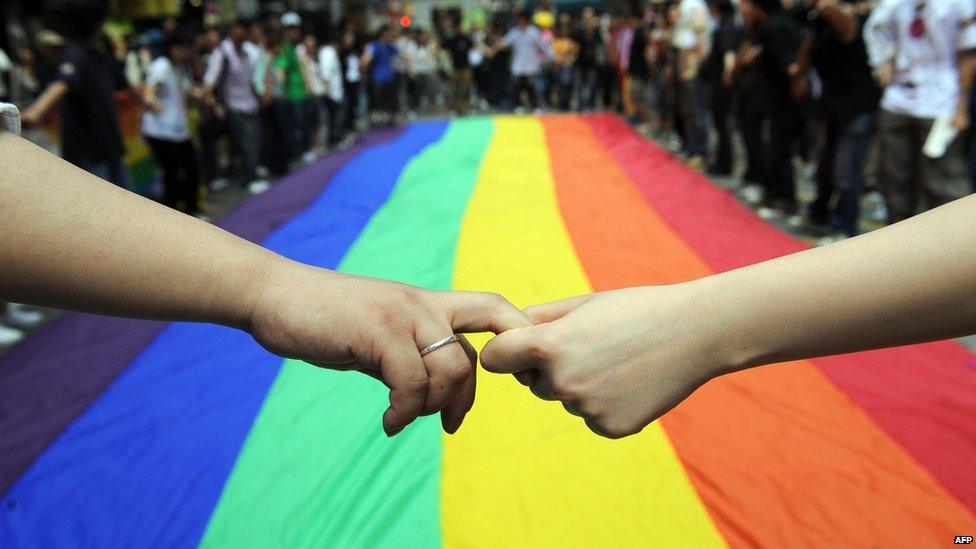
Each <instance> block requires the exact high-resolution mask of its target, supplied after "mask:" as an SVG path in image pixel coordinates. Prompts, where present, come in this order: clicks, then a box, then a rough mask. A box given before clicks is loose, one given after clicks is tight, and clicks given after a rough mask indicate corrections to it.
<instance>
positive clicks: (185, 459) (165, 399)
mask: <svg viewBox="0 0 976 549" xmlns="http://www.w3.org/2000/svg"><path fill="white" fill-rule="evenodd" d="M446 129H447V124H446V123H443V122H432V123H424V124H418V125H414V126H412V127H410V128H408V129H407V130H406V131H404V132H403V134H401V135H400V137H399V138H398V139H396V140H394V141H392V142H390V143H386V144H382V145H378V146H376V147H373V148H371V149H367V150H366V151H364V152H363V153H362V154H360V155H359V156H357V157H356V158H354V159H352V160H350V161H349V163H348V164H347V165H346V166H344V167H343V168H342V169H341V170H340V171H339V172H337V173H336V175H335V176H334V178H333V181H332V182H331V184H330V185H329V186H328V187H326V190H325V191H324V192H323V193H322V195H321V196H320V197H319V198H317V199H316V200H315V201H314V202H313V203H312V204H311V205H310V206H309V207H308V209H306V210H305V211H304V212H302V213H301V214H299V215H298V216H296V217H295V218H293V219H292V220H291V221H289V222H288V223H287V224H285V225H283V226H282V227H281V228H280V229H279V230H278V231H277V232H276V233H274V234H273V235H271V236H270V237H269V238H268V239H267V240H266V241H265V245H266V246H267V247H269V248H271V249H273V250H275V251H277V252H279V253H281V254H283V255H285V256H288V257H291V258H293V259H296V260H299V261H303V262H305V263H310V264H313V265H318V266H321V267H327V268H335V266H336V265H338V263H339V261H340V260H341V258H342V256H343V254H345V252H346V250H348V249H349V248H350V246H351V245H352V244H353V242H354V241H355V240H356V238H357V237H358V236H359V233H360V232H361V231H362V229H363V227H364V226H365V225H366V223H367V222H368V221H369V219H370V217H371V216H372V215H373V214H374V213H375V212H376V210H377V209H379V207H380V206H381V205H382V204H383V203H384V202H385V201H386V199H387V197H388V196H389V195H390V193H391V191H392V190H393V187H394V185H395V184H396V181H397V179H398V177H399V174H400V172H401V170H402V169H403V168H404V166H405V165H406V163H407V162H408V161H409V160H410V159H411V158H412V157H413V156H415V155H416V154H418V153H419V152H420V151H421V150H422V149H423V148H424V147H426V146H427V145H429V144H431V143H433V142H435V141H437V140H438V139H440V138H441V136H442V135H443V134H444V132H445V130H446ZM188 245H192V243H188ZM281 363H282V361H281V359H280V358H278V357H275V356H273V355H271V354H270V353H267V352H266V351H264V350H263V349H261V348H260V347H259V346H258V345H257V344H256V343H254V341H253V340H252V339H251V338H250V336H249V335H247V334H245V333H243V332H239V331H236V330H232V329H228V328H224V327H220V326H211V325H202V324H182V323H180V324H172V325H170V326H169V327H167V328H166V329H165V330H164V331H163V332H162V333H161V334H160V336H159V337H158V338H157V339H156V340H155V341H153V343H151V344H150V345H149V346H148V347H146V349H145V350H144V351H143V352H142V353H141V354H140V355H139V356H138V357H137V358H136V359H135V361H134V362H133V363H132V365H131V366H130V367H129V368H128V369H127V370H126V371H125V373H123V374H122V375H121V376H119V378H118V379H117V380H116V381H115V382H114V383H113V384H112V385H111V386H110V387H109V388H108V390H107V391H106V392H105V393H103V394H102V395H101V396H100V397H99V398H98V399H97V400H95V401H94V403H93V404H92V405H91V407H90V408H89V409H88V410H86V411H85V413H84V414H82V415H81V416H80V417H79V418H78V419H77V420H76V421H75V422H74V423H72V424H71V425H70V426H69V427H68V428H67V429H66V430H65V432H64V433H62V435H61V436H60V437H59V438H58V439H57V440H55V442H54V443H53V444H52V445H51V446H50V447H49V448H48V449H47V451H45V452H44V453H43V454H42V455H41V456H40V457H39V458H38V459H37V460H36V461H35V462H34V463H33V465H32V466H31V467H30V469H29V470H28V471H27V472H26V473H25V474H24V475H23V476H22V477H21V478H20V479H18V481H17V482H16V483H15V484H14V485H13V486H12V487H11V489H10V490H9V491H8V492H7V494H6V495H5V496H4V498H3V500H2V505H0V547H18V548H19V547H45V548H48V547H148V546H153V547H158V546H164V547H172V546H178V547H191V546H195V545H196V544H197V543H198V542H199V541H200V538H201V536H202V535H203V532H204V530H205V528H206V525H207V521H208V520H209V517H210V514H211V512H212V511H213V509H214V506H215V505H216V503H217V501H218V499H219V497H220V492H221V490H222V489H223V486H224V483H225V481H226V479H227V477H228V475H229V474H230V471H231V469H232V468H233V466H234V462H235V460H236V458H237V454H238V452H239V451H240V448H241V445H242V444H243V442H244V439H245V437H246V436H247V433H248V431H249V430H250V428H251V423H252V421H253V420H254V418H255V417H256V416H257V413H258V411H259V409H260V407H261V403H262V402H263V400H264V398H265V395H266V394H267V392H268V389H269V388H270V387H271V384H272V383H273V381H274V379H275V376H276V375H277V374H278V371H279V369H280V367H281Z"/></svg>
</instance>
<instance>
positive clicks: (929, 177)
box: [0, 0, 976, 345]
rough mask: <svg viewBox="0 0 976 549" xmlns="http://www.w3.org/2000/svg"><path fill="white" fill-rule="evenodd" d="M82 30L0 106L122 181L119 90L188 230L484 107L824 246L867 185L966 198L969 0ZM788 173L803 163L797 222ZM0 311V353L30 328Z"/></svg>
mask: <svg viewBox="0 0 976 549" xmlns="http://www.w3.org/2000/svg"><path fill="white" fill-rule="evenodd" d="M103 18H104V13H95V14H92V13H88V12H85V13H77V14H71V24H70V25H68V26H66V27H65V29H66V30H64V31H63V32H61V33H55V32H53V31H50V30H45V31H42V32H39V33H36V35H35V36H34V38H33V43H30V44H27V43H25V44H21V45H19V46H18V47H17V48H15V49H14V51H13V52H11V54H10V55H8V54H7V53H5V52H3V51H2V50H0V101H12V102H15V103H18V104H19V105H20V106H21V109H22V117H23V122H24V125H25V127H31V126H36V125H38V124H41V123H42V122H43V121H44V120H45V118H46V117H48V116H49V113H50V112H52V111H53V110H54V107H55V106H57V107H58V109H57V110H58V111H59V118H58V120H59V122H58V127H59V131H60V150H61V154H62V156H63V157H64V158H65V159H66V160H68V161H69V162H71V163H73V164H75V165H77V166H79V167H81V168H83V169H85V170H87V171H89V172H91V173H93V174H96V175H98V176H100V177H102V178H104V179H106V180H108V181H111V182H113V183H115V184H118V185H121V186H128V181H127V173H126V170H125V168H124V166H123V161H122V159H123V155H124V148H123V139H122V137H121V134H120V129H119V115H118V112H117V110H118V106H117V105H118V103H117V94H118V93H120V92H123V93H127V94H128V95H130V97H131V98H132V99H134V100H135V101H138V102H139V103H140V104H141V107H142V109H143V114H142V120H141V131H142V135H143V137H144V139H145V141H146V143H147V145H148V146H149V149H150V150H151V151H152V155H153V157H154V159H155V161H156V165H157V166H158V168H159V172H160V180H161V189H162V192H161V193H160V194H161V196H160V197H159V198H160V199H161V200H162V201H163V202H164V203H165V204H167V205H169V206H172V207H173V208H176V209H179V210H181V211H183V212H185V213H188V214H191V215H197V216H199V217H206V215H205V212H204V211H203V210H204V208H203V205H202V204H201V189H208V190H209V192H212V193H215V192H220V191H222V190H224V189H226V188H228V187H230V186H236V187H239V188H244V189H247V190H248V191H249V192H251V193H260V192H263V191H265V190H267V189H268V188H269V186H270V181H272V180H274V179H275V178H276V177H277V176H280V175H282V174H284V173H286V172H287V171H288V170H290V169H292V168H294V167H295V166H296V165H299V164H302V163H307V162H310V161H313V160H314V159H315V158H316V157H318V156H319V155H321V154H324V153H327V152H329V151H331V150H334V149H337V148H342V147H345V146H348V144H349V143H351V141H352V140H353V139H354V138H355V136H356V134H357V132H360V131H362V130H364V129H365V128H367V127H369V126H371V125H377V124H380V125H383V124H394V123H398V122H402V121H405V120H410V119H413V118H416V117H426V116H447V115H464V114H468V113H474V112H499V111H515V112H518V113H526V112H541V111H549V112H552V111H590V110H611V111H617V112H620V113H622V114H623V115H624V116H625V117H626V118H627V119H628V120H629V121H630V122H631V123H632V124H633V125H635V126H636V127H637V128H638V129H639V130H640V131H642V132H644V133H645V134H646V135H648V136H650V137H654V138H656V139H658V140H659V141H661V142H663V143H664V144H666V145H668V146H670V147H671V148H672V149H673V150H674V151H675V153H676V154H677V155H679V156H680V157H681V158H682V159H683V160H684V161H685V162H687V164H688V165H689V166H690V167H692V168H694V169H698V170H702V171H707V172H709V173H711V174H714V175H717V176H732V175H735V176H736V179H737V181H738V183H739V189H738V191H737V192H739V193H740V195H741V196H742V198H743V199H744V200H746V201H747V202H749V203H751V204H753V205H755V206H756V207H757V208H758V211H759V213H760V215H762V216H763V217H766V218H781V219H784V220H786V221H788V222H789V223H790V224H791V225H793V226H794V227H797V228H799V229H800V230H804V231H808V232H809V233H811V234H813V235H817V236H819V237H823V238H825V239H827V240H836V239H839V238H844V237H848V236H855V235H857V234H858V233H859V232H860V230H861V225H860V221H861V217H862V215H861V212H860V205H861V202H862V197H863V195H864V193H865V190H866V187H867V186H868V185H869V184H873V185H874V186H876V187H877V190H879V191H881V192H882V193H883V195H884V197H885V203H886V206H887V214H886V216H887V219H886V221H888V222H896V221H899V220H902V219H905V218H906V217H909V216H911V215H914V214H915V213H918V212H919V211H921V210H924V209H927V208H930V207H933V206H936V205H940V204H943V203H945V202H948V201H950V200H953V199H956V198H960V197H962V196H963V195H965V194H968V193H969V192H972V189H973V183H972V182H973V180H974V178H973V175H974V172H976V170H974V169H973V168H974V165H976V162H974V159H976V155H974V154H972V153H971V151H970V148H971V147H972V146H976V139H973V138H972V135H973V132H972V130H971V129H970V126H971V125H970V113H971V110H972V108H973V104H974V100H973V91H972V81H973V77H974V69H976V64H974V63H976V56H974V51H976V24H974V20H976V4H973V3H972V2H969V1H964V0H940V1H938V2H936V1H927V0H882V1H881V2H872V1H860V0H858V1H854V0H850V1H849V0H670V1H666V2H660V3H653V4H651V3H647V2H632V3H631V5H630V7H629V9H625V10H618V11H614V10H608V11H605V12H603V13H601V12H599V11H598V10H596V9H594V8H592V7H589V8H584V9H582V10H581V11H579V12H578V13H575V12H574V13H569V12H559V11H558V10H557V9H556V7H555V6H554V4H553V3H552V2H542V3H541V4H540V5H539V6H538V9H536V10H534V11H531V10H527V9H524V10H523V9H516V10H514V11H513V12H506V13H502V14H496V15H495V16H493V17H491V18H490V19H489V22H488V23H487V24H484V25H482V24H479V23H477V22H467V23H465V24H462V22H461V21H460V20H458V19H455V18H452V17H450V16H445V17H441V18H439V19H437V20H435V22H434V24H433V25H432V26H431V27H430V28H412V27H406V28H404V27H402V26H401V25H398V24H390V25H386V26H383V27H381V28H380V29H379V30H377V31H376V32H373V33H369V34H367V33H365V32H364V30H363V29H361V28H357V27H356V26H354V25H352V24H350V23H343V24H341V25H339V26H338V27H336V28H334V29H332V30H330V31H329V32H325V33H318V32H310V31H309V29H318V28H322V27H323V26H322V25H318V24H314V25H313V24H310V22H309V21H303V19H302V17H301V16H300V15H299V14H297V13H294V12H287V13H284V14H274V15H270V16H268V17H266V18H263V19H261V20H259V21H244V20H239V21H234V22H231V23H229V24H228V25H226V26H225V27H221V28H216V27H204V26H194V25H190V24H186V23H178V22H176V21H175V20H173V19H168V20H166V21H164V22H162V24H161V25H160V26H159V28H152V29H148V30H147V31H146V32H144V33H141V34H139V35H133V36H130V37H129V38H128V39H127V40H126V41H125V42H124V43H123V44H112V43H110V42H109V41H108V40H106V39H105V38H104V35H103V34H102V31H101V21H102V19H103ZM737 143H741V149H742V151H743V154H737V153H736V152H735V151H736V150H737V149H738V148H740V145H737ZM871 151H874V153H873V154H872V152H871ZM869 158H873V159H875V161H874V165H873V166H868V159H869ZM798 164H799V165H805V166H814V167H815V172H814V173H815V176H814V178H815V182H816V196H815V198H814V200H813V201H812V202H811V203H810V204H809V205H807V207H806V208H803V207H802V206H803V205H802V204H801V203H800V201H799V200H798V198H797V179H798V175H797V173H796V170H795V166H797V165H798ZM866 172H870V173H873V174H875V175H876V177H875V178H873V179H874V180H875V181H874V182H873V183H869V182H866V178H865V173H866ZM0 312H2V311H0ZM3 315H4V316H2V317H0V318H3V319H4V320H3V322H5V323H6V324H7V326H6V327H5V326H3V325H2V324H0V345H3V344H9V343H10V342H13V341H16V340H17V339H19V337H22V335H23V334H22V332H20V331H19V329H25V328H30V327H31V326H33V325H34V324H36V323H37V322H40V321H41V316H40V315H39V314H38V313H36V312H34V311H30V310H26V309H22V308H19V307H16V306H8V307H7V308H6V311H5V312H3Z"/></svg>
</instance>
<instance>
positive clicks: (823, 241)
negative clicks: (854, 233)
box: [817, 233, 847, 246]
mask: <svg viewBox="0 0 976 549" xmlns="http://www.w3.org/2000/svg"><path fill="white" fill-rule="evenodd" d="M842 240H847V235H845V234H842V233H836V234H830V235H827V236H824V237H821V238H820V239H819V240H818V241H817V246H829V245H831V244H833V243H835V242H840V241H842Z"/></svg>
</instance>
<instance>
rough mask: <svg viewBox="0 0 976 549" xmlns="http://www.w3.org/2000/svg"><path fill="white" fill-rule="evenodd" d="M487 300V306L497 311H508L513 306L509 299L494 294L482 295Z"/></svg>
mask: <svg viewBox="0 0 976 549" xmlns="http://www.w3.org/2000/svg"><path fill="white" fill-rule="evenodd" d="M482 296H483V297H484V300H485V304H486V305H488V306H489V307H490V308H492V309H495V310H501V309H508V308H509V307H511V306H512V304H511V303H509V301H508V300H507V299H505V298H504V297H502V296H501V294H496V293H493V292H486V293H484V294H482Z"/></svg>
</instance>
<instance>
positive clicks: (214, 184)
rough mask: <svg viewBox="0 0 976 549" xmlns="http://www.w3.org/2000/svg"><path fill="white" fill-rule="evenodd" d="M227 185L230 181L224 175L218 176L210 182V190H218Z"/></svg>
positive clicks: (228, 185)
mask: <svg viewBox="0 0 976 549" xmlns="http://www.w3.org/2000/svg"><path fill="white" fill-rule="evenodd" d="M227 187H230V183H228V182H227V178H226V177H218V178H217V179H214V180H213V181H211V182H210V190H211V191H213V192H215V193H216V192H220V191H222V190H224V189H226V188H227Z"/></svg>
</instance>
